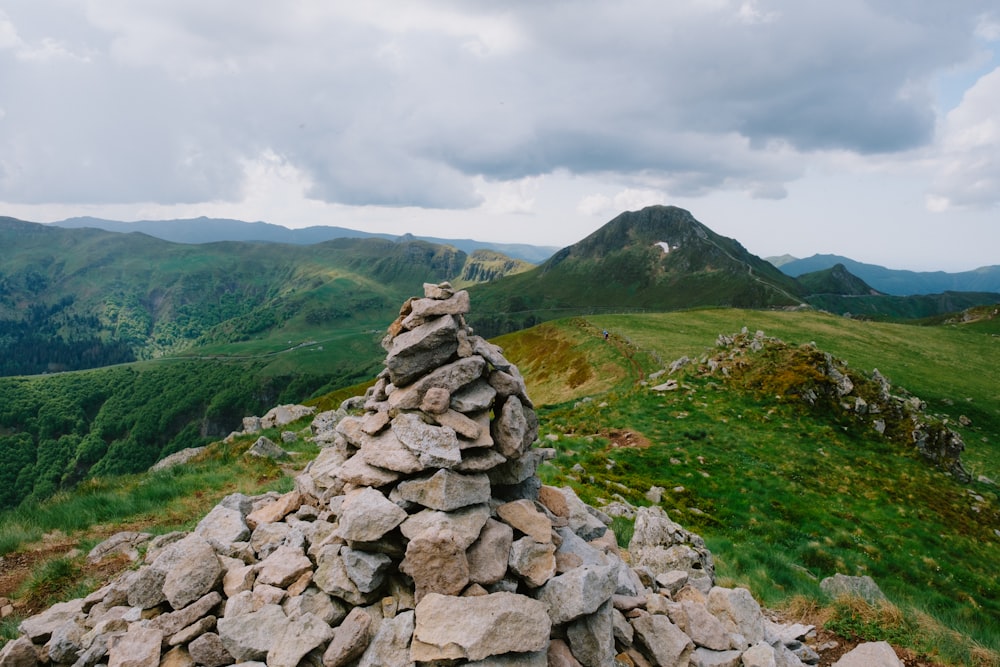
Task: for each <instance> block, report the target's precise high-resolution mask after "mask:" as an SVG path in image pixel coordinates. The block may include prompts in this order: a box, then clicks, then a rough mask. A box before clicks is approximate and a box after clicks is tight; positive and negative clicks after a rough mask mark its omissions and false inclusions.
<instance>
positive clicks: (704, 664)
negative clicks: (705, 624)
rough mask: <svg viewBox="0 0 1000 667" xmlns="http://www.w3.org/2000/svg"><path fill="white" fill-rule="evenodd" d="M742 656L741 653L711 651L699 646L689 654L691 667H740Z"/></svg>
mask: <svg viewBox="0 0 1000 667" xmlns="http://www.w3.org/2000/svg"><path fill="white" fill-rule="evenodd" d="M742 656H743V652H742V651H733V650H725V651H713V650H712V649H708V648H704V647H701V646H699V647H697V648H696V649H695V650H694V651H693V652H692V653H691V667H740V665H742V664H743V661H742Z"/></svg>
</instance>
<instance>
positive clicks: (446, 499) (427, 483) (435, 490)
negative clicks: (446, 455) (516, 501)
mask: <svg viewBox="0 0 1000 667" xmlns="http://www.w3.org/2000/svg"><path fill="white" fill-rule="evenodd" d="M396 491H397V492H398V493H399V495H400V497H401V498H403V499H404V500H409V501H410V502H414V503H417V504H419V505H422V506H424V507H429V508H430V509H434V510H441V511H444V512H449V511H451V510H456V509H459V508H461V507H467V506H469V505H478V504H480V503H485V502H488V501H489V499H490V480H489V478H488V477H487V476H486V475H484V474H482V473H480V474H471V475H466V474H462V473H458V472H453V471H451V470H438V471H437V472H435V473H434V474H432V475H425V476H422V477H418V478H416V479H412V480H407V481H404V482H400V483H399V485H398V486H397V487H396Z"/></svg>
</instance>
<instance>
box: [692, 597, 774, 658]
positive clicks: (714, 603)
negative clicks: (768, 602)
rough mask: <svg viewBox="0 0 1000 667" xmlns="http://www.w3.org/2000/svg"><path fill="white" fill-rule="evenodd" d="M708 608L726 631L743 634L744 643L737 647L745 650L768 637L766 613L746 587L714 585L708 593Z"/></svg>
mask: <svg viewBox="0 0 1000 667" xmlns="http://www.w3.org/2000/svg"><path fill="white" fill-rule="evenodd" d="M706 608H707V609H708V611H709V612H710V613H711V614H712V615H713V616H715V617H716V618H717V619H719V620H720V621H721V622H722V624H723V626H724V627H725V628H726V631H728V632H729V633H730V634H739V635H742V636H743V638H744V640H745V641H744V644H743V645H742V646H739V647H736V648H741V649H744V650H745V649H746V648H748V647H749V646H752V645H753V644H756V643H757V642H760V641H762V640H765V639H766V638H767V637H766V633H765V625H764V613H763V612H762V611H761V608H760V605H759V604H758V603H757V601H756V600H754V599H753V595H751V593H750V591H748V590H747V589H745V588H720V587H718V586H716V587H714V588H713V589H712V590H711V591H710V592H709V594H708V602H707V603H706Z"/></svg>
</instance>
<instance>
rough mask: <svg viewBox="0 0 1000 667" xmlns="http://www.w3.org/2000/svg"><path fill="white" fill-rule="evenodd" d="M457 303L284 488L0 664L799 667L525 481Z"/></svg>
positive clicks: (681, 543)
mask: <svg viewBox="0 0 1000 667" xmlns="http://www.w3.org/2000/svg"><path fill="white" fill-rule="evenodd" d="M468 308H469V301H468V294H467V293H465V292H461V291H459V292H456V291H454V290H452V289H451V288H450V286H448V285H447V284H442V285H428V286H425V297H424V298H422V299H412V300H410V301H408V302H407V303H406V304H405V305H404V307H403V309H402V311H401V313H400V317H399V318H398V319H397V320H396V322H394V323H393V325H392V327H390V332H389V335H388V336H387V337H386V339H385V341H384V345H385V347H386V350H387V352H388V354H387V358H386V369H385V371H384V372H383V373H382V374H380V376H379V377H378V381H377V382H376V384H375V386H374V387H373V388H372V389H371V390H370V391H369V392H368V393H367V395H366V396H365V397H364V399H363V400H359V401H354V400H352V401H349V402H346V405H345V406H342V408H343V409H342V410H339V411H336V412H331V413H323V414H320V415H317V416H316V417H315V419H314V420H313V422H312V427H311V428H312V431H313V434H314V439H315V441H316V442H317V443H320V444H321V445H324V447H323V449H321V451H320V453H319V455H318V456H317V457H316V459H315V460H314V461H312V462H311V463H310V464H309V466H307V468H306V470H305V471H304V472H303V474H302V475H300V476H299V477H298V478H297V479H296V484H295V489H294V490H293V491H290V492H288V493H286V494H284V495H278V494H275V493H272V494H266V495H264V496H261V497H257V498H247V497H245V496H242V495H239V494H236V495H233V496H229V497H227V498H226V499H224V500H223V502H221V503H220V504H219V505H217V506H216V507H215V508H214V509H213V510H212V511H211V512H210V513H209V514H208V515H207V516H206V517H205V518H204V519H203V520H202V521H201V522H200V523H199V524H198V526H197V528H196V529H195V530H194V531H193V532H191V533H189V534H185V533H177V534H172V535H167V536H162V537H159V538H155V539H151V540H149V541H146V542H145V545H146V554H145V559H144V563H143V564H142V566H141V567H139V568H138V569H136V570H134V571H129V572H127V573H125V574H124V575H122V576H121V577H119V578H118V579H117V580H115V581H114V582H112V583H111V584H109V585H107V586H105V587H104V588H102V589H100V590H98V591H96V592H94V593H93V594H91V595H89V596H88V597H86V598H84V599H81V600H75V601H73V602H68V603H63V604H59V605H56V606H54V607H52V608H51V609H49V610H48V611H46V612H44V613H42V614H39V615H37V616H34V617H32V618H29V619H27V620H25V621H24V622H23V623H22V624H21V626H20V630H21V633H22V636H21V637H20V638H19V639H17V640H15V641H12V642H10V643H8V645H7V646H6V647H5V648H4V649H3V651H2V652H0V667H21V666H22V665H23V666H24V667H31V666H34V665H38V664H55V665H73V667H92V666H93V665H97V664H107V665H108V667H126V666H127V667H157V666H159V665H163V666H167V667H194V665H205V666H206V667H222V666H223V665H229V664H235V663H266V665H268V666H269V667H297V666H300V665H308V666H313V667H318V666H319V665H323V667H354V666H357V667H376V666H378V667H396V666H400V667H410V666H414V665H417V664H420V665H428V666H430V665H441V666H445V665H449V666H450V665H478V666H479V667H487V666H492V667H496V666H503V665H525V666H528V667H532V666H537V667H542V666H544V665H557V666H558V665H563V666H567V667H574V666H577V665H585V666H587V667H608V666H610V665H626V666H628V665H631V666H633V667H636V666H638V667H643V666H645V665H658V666H664V667H673V666H674V665H689V664H690V665H739V664H743V665H747V666H749V667H754V666H755V665H768V664H770V665H779V666H782V667H797V666H799V665H801V664H802V662H801V661H800V660H799V659H798V657H796V655H795V654H794V653H792V651H791V649H790V648H789V647H790V646H792V645H798V647H799V648H802V645H801V644H799V643H798V638H799V637H800V636H801V635H802V634H804V633H805V632H808V630H809V629H808V628H799V629H796V630H795V631H794V632H792V633H791V634H789V631H788V630H787V629H782V628H779V627H777V626H773V625H772V624H769V622H768V621H767V620H766V619H765V618H764V616H763V614H762V612H761V610H760V607H759V606H757V604H756V603H755V602H754V601H753V598H752V597H751V596H750V594H749V592H748V591H746V590H744V589H734V590H731V589H724V588H719V587H716V586H714V577H713V572H712V564H711V554H709V553H708V552H707V550H705V549H704V542H702V541H701V539H700V538H699V537H698V536H696V535H693V534H691V533H688V532H687V531H684V530H683V529H682V528H680V526H678V525H677V524H675V523H673V522H672V521H671V520H670V519H669V518H668V517H667V516H666V514H664V513H663V511H662V510H661V509H659V508H640V509H639V510H638V513H637V519H636V531H635V537H634V538H633V540H632V543H631V544H630V550H631V551H633V552H634V553H635V559H634V562H633V565H634V567H629V566H628V565H626V564H625V562H624V561H623V559H622V557H621V555H620V554H619V551H618V548H617V545H616V542H615V537H614V535H613V533H612V532H611V531H610V530H608V528H607V526H606V524H605V521H604V520H602V519H606V517H602V515H601V513H600V512H598V511H597V510H594V509H593V508H591V507H588V506H587V505H586V504H584V503H583V502H582V501H581V500H580V499H579V498H578V497H577V496H576V494H575V493H573V491H572V490H571V489H569V488H563V489H557V488H554V487H548V486H542V485H541V484H540V482H539V480H538V477H537V475H536V468H537V466H538V465H539V463H540V462H541V461H543V460H544V459H545V457H546V456H547V455H548V453H547V452H546V450H543V449H535V448H532V447H531V445H532V443H533V442H534V440H535V438H536V435H537V420H536V418H535V414H534V410H533V407H532V404H531V401H530V400H529V398H528V396H527V393H526V391H525V387H524V381H523V379H522V378H521V376H520V374H519V373H518V371H517V369H516V368H514V367H513V366H512V365H511V364H509V363H508V362H507V361H506V360H505V359H504V358H503V356H502V354H501V351H500V350H499V348H497V347H495V346H493V345H491V344H489V343H488V342H486V341H485V340H483V339H481V338H479V337H477V336H474V335H472V333H471V331H470V330H469V329H468V327H466V326H465V323H464V321H463V316H464V314H465V313H467V312H468ZM350 408H354V410H353V411H354V412H355V413H357V414H347V412H348V409H350ZM118 542H125V543H128V544H134V543H135V540H134V539H130V540H124V541H123V540H118ZM101 553H104V552H103V551H102V552H101ZM800 630H801V632H800ZM803 650H804V649H803Z"/></svg>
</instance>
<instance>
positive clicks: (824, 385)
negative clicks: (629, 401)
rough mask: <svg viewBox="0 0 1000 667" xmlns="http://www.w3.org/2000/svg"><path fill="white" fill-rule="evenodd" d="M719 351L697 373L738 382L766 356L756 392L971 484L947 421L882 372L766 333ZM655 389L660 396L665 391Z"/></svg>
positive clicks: (734, 339) (731, 341)
mask: <svg viewBox="0 0 1000 667" xmlns="http://www.w3.org/2000/svg"><path fill="white" fill-rule="evenodd" d="M716 346H717V347H719V348H721V350H720V351H719V352H717V353H716V354H714V355H711V356H706V357H704V358H703V359H701V362H700V364H699V365H698V368H697V370H696V371H695V372H699V373H704V374H718V375H722V376H723V377H725V378H727V379H730V380H733V381H738V380H739V378H740V377H742V376H744V375H745V374H748V373H749V374H752V373H753V372H754V366H753V364H751V363H748V359H749V357H750V355H754V354H763V355H768V356H769V358H770V361H771V363H773V364H775V368H774V369H771V370H770V371H769V372H768V373H767V376H768V377H767V379H766V380H761V379H760V378H759V377H758V378H757V379H756V380H755V381H754V382H753V383H752V384H753V386H754V388H755V389H756V390H759V391H765V392H766V393H768V394H770V395H775V394H776V395H780V396H783V397H786V398H797V399H799V400H801V401H803V402H804V403H806V404H808V405H810V406H813V407H816V408H821V409H826V410H835V411H838V412H840V413H841V414H846V415H850V416H851V417H852V418H853V419H855V420H857V421H858V422H859V423H862V424H864V425H865V426H866V427H867V428H871V429H872V430H873V431H875V432H877V433H878V434H879V435H881V436H883V437H885V438H887V439H890V440H892V441H895V442H898V443H900V444H901V445H906V446H911V447H915V448H916V450H917V451H918V452H919V453H920V455H921V456H923V457H924V458H925V459H927V460H928V461H930V462H931V463H933V464H934V465H936V466H938V467H940V468H941V469H943V470H945V471H947V472H949V473H951V474H952V475H953V476H954V477H955V478H956V479H957V480H959V481H960V482H962V483H968V482H970V481H971V480H972V476H971V475H970V474H969V472H968V471H967V470H966V469H965V466H964V465H963V464H962V458H961V456H962V452H963V451H964V450H965V442H964V441H963V440H962V437H961V435H959V434H958V433H957V432H956V431H955V430H954V429H952V428H951V427H950V426H949V420H948V418H946V417H939V416H935V415H931V414H928V413H927V411H926V408H927V405H926V404H925V403H924V402H923V401H921V400H920V399H919V398H917V397H915V396H912V395H910V394H908V393H907V392H906V391H905V390H903V389H901V388H898V387H895V388H894V387H893V386H892V385H891V384H890V382H889V380H888V379H886V378H885V376H883V375H882V374H881V373H879V371H878V369H875V370H873V371H872V373H871V375H866V374H865V373H862V372H860V371H857V370H855V369H851V368H849V367H848V364H847V362H846V361H844V360H842V359H837V358H835V357H833V356H832V355H830V354H829V353H825V352H822V351H820V350H819V349H817V348H816V346H815V344H809V345H802V346H792V345H789V344H788V343H785V342H784V341H782V340H780V339H778V338H773V337H770V336H767V335H765V334H764V332H763V331H756V332H754V333H750V332H749V331H748V330H747V329H746V327H744V328H743V330H742V331H740V332H739V333H736V334H732V335H720V336H719V337H718V339H717V340H716ZM678 361H681V360H678ZM676 363H677V362H675V364H676ZM685 365H686V364H685ZM671 368H672V369H673V370H677V369H675V368H674V367H673V366H671ZM673 370H672V371H671V372H673ZM655 389H657V390H660V391H662V390H664V385H660V386H658V387H655Z"/></svg>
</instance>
